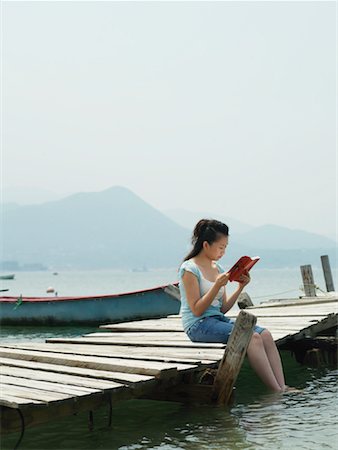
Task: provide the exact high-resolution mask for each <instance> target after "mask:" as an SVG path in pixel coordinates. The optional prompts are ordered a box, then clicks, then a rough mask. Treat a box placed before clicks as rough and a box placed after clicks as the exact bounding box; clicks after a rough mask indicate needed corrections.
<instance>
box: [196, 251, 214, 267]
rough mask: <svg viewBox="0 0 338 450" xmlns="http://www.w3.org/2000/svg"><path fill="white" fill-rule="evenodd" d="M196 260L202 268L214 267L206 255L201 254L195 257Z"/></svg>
mask: <svg viewBox="0 0 338 450" xmlns="http://www.w3.org/2000/svg"><path fill="white" fill-rule="evenodd" d="M194 260H195V262H196V264H198V265H199V266H201V267H206V268H209V267H212V265H213V261H212V260H211V259H210V258H208V257H207V256H206V255H203V254H202V255H201V254H199V255H197V256H195V257H194Z"/></svg>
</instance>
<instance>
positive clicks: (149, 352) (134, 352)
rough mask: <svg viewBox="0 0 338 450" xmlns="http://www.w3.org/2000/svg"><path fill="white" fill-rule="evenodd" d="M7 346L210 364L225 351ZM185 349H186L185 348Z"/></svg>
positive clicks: (83, 346)
mask: <svg viewBox="0 0 338 450" xmlns="http://www.w3.org/2000/svg"><path fill="white" fill-rule="evenodd" d="M3 347H5V348H16V349H19V348H21V349H23V350H39V351H46V352H52V353H54V352H58V353H68V354H74V355H87V356H106V357H116V358H127V359H136V360H143V361H158V362H171V363H179V364H210V363H214V362H215V361H217V360H219V359H221V358H222V355H223V352H222V351H221V352H218V353H217V354H213V356H212V354H211V353H210V352H209V353H206V352H203V354H202V355H200V352H198V351H196V350H195V351H191V352H190V353H189V354H188V353H187V352H188V351H189V349H188V350H187V351H186V352H184V353H181V354H180V353H179V349H171V348H169V351H166V352H165V351H164V352H163V349H164V350H166V349H168V347H162V350H161V348H157V351H153V347H128V350H126V347H118V346H106V345H104V346H102V348H101V347H100V346H97V345H82V344H81V341H80V342H79V343H77V344H70V345H67V344H55V343H53V344H51V343H50V344H42V343H37V344H25V343H23V344H15V345H12V344H5V345H3ZM183 351H184V349H183Z"/></svg>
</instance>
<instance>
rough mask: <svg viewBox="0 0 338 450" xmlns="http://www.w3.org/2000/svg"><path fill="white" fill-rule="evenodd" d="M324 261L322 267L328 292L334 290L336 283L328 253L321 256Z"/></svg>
mask: <svg viewBox="0 0 338 450" xmlns="http://www.w3.org/2000/svg"><path fill="white" fill-rule="evenodd" d="M320 259H321V262H322V268H323V274H324V279H325V284H326V290H327V292H334V284H333V278H332V272H331V267H330V260H329V257H328V255H322V256H321V257H320Z"/></svg>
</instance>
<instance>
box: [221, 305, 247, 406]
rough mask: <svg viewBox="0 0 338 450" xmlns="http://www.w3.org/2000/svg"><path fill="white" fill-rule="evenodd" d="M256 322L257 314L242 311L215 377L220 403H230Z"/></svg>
mask: <svg viewBox="0 0 338 450" xmlns="http://www.w3.org/2000/svg"><path fill="white" fill-rule="evenodd" d="M255 324H256V317H255V316H253V315H251V314H249V313H248V312H246V311H244V310H242V311H240V313H239V314H238V317H237V319H236V322H235V326H234V328H233V330H232V332H231V335H230V337H229V341H228V344H227V347H226V349H225V352H224V356H223V359H222V361H221V362H220V364H219V367H218V370H217V374H216V377H215V382H214V391H213V397H214V398H217V402H218V403H219V404H222V405H225V404H228V403H229V400H230V398H231V394H232V389H233V387H234V384H235V382H236V379H237V376H238V374H239V371H240V369H241V366H242V363H243V360H244V357H245V354H246V350H247V347H248V345H249V342H250V339H251V337H252V334H253V328H254V326H255Z"/></svg>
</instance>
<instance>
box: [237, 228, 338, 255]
mask: <svg viewBox="0 0 338 450" xmlns="http://www.w3.org/2000/svg"><path fill="white" fill-rule="evenodd" d="M234 236H235V238H236V239H235V240H236V242H240V243H241V244H242V245H245V246H248V247H254V248H262V249H270V250H271V249H276V248H280V249H284V250H295V249H317V248H335V247H337V244H336V242H335V241H334V240H332V239H330V238H327V237H325V236H321V235H320V234H316V233H309V232H308V231H304V230H293V229H290V228H286V227H281V226H278V225H262V226H259V227H255V228H252V229H251V230H249V231H247V232H245V233H236V234H235V235H234Z"/></svg>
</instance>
